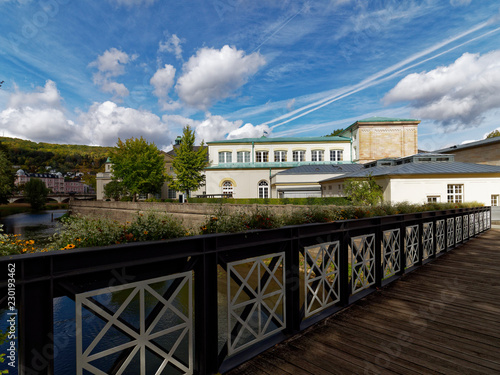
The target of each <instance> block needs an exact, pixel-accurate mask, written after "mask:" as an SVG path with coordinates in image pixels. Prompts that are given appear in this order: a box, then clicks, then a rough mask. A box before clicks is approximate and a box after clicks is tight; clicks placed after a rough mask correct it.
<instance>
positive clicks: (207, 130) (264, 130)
mask: <svg viewBox="0 0 500 375" xmlns="http://www.w3.org/2000/svg"><path fill="white" fill-rule="evenodd" d="M162 119H163V121H164V122H166V123H167V124H168V125H169V127H170V128H172V127H176V128H184V127H185V126H186V125H189V126H191V127H192V128H194V129H195V132H196V143H198V144H199V143H201V141H205V142H211V141H216V140H221V139H226V138H227V139H237V138H257V137H262V136H263V135H267V134H269V133H270V132H271V130H270V129H269V127H268V126H267V125H257V126H254V125H252V124H248V123H247V124H245V125H244V126H241V125H242V124H243V121H241V120H236V121H229V120H226V119H225V118H224V117H222V116H219V115H212V114H210V113H208V112H207V113H206V114H205V119H204V120H203V121H197V120H192V119H190V118H186V117H183V116H180V115H164V116H163V117H162Z"/></svg>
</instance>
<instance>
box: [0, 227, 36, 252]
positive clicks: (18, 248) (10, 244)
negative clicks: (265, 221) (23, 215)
mask: <svg viewBox="0 0 500 375" xmlns="http://www.w3.org/2000/svg"><path fill="white" fill-rule="evenodd" d="M2 227H3V225H2V224H0V256H6V255H17V254H25V253H34V252H36V251H37V248H36V245H35V241H34V240H23V239H21V238H20V235H19V234H5V233H3V229H2Z"/></svg>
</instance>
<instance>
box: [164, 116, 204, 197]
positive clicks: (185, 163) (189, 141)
mask: <svg viewBox="0 0 500 375" xmlns="http://www.w3.org/2000/svg"><path fill="white" fill-rule="evenodd" d="M194 141H195V136H194V130H192V129H191V127H189V125H188V126H186V127H185V128H184V131H183V134H182V138H181V141H180V145H179V147H177V148H176V149H175V157H174V160H173V161H172V167H173V168H174V173H175V178H173V177H171V176H168V179H169V185H170V188H171V189H175V190H177V191H185V192H186V195H187V196H188V197H189V194H190V192H191V191H192V190H197V189H199V188H200V187H202V186H205V175H204V174H203V173H201V172H202V171H203V170H204V169H205V167H206V166H207V165H208V162H207V148H206V147H205V146H204V143H203V141H202V142H201V146H200V147H198V149H196V148H195V146H194Z"/></svg>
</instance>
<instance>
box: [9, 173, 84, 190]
mask: <svg viewBox="0 0 500 375" xmlns="http://www.w3.org/2000/svg"><path fill="white" fill-rule="evenodd" d="M33 178H36V179H39V180H42V181H43V183H44V184H45V186H46V187H47V188H48V189H50V190H51V191H52V193H54V194H69V193H75V194H94V189H93V188H92V187H91V186H89V185H87V184H84V183H81V182H78V181H65V180H64V177H63V176H62V174H61V173H59V172H58V173H55V174H52V173H25V172H24V171H23V170H22V169H19V170H18V171H17V172H16V179H15V181H14V184H15V185H16V186H20V185H24V184H26V183H27V182H28V181H30V180H31V179H33Z"/></svg>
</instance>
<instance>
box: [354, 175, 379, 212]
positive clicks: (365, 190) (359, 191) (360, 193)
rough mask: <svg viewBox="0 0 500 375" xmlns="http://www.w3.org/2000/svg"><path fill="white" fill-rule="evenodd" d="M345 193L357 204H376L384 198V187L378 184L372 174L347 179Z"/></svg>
mask: <svg viewBox="0 0 500 375" xmlns="http://www.w3.org/2000/svg"><path fill="white" fill-rule="evenodd" d="M344 193H345V195H346V196H347V197H348V198H350V199H351V201H352V203H353V204H355V205H376V204H378V203H380V202H382V201H383V199H384V193H383V190H382V187H381V186H379V185H377V183H376V182H375V179H374V178H373V176H371V175H369V176H368V177H366V178H361V179H354V178H350V179H348V180H346V181H345V182H344Z"/></svg>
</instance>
